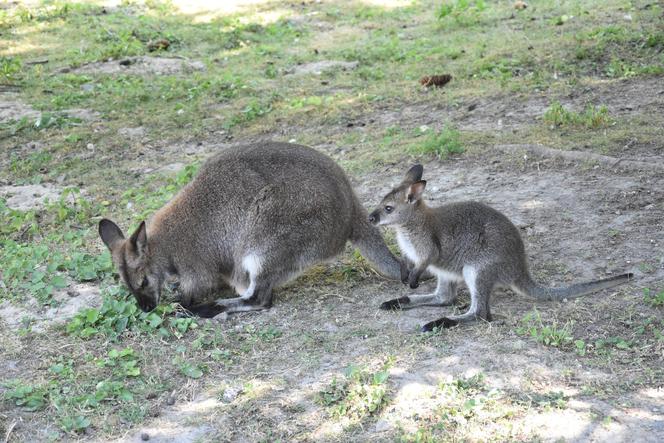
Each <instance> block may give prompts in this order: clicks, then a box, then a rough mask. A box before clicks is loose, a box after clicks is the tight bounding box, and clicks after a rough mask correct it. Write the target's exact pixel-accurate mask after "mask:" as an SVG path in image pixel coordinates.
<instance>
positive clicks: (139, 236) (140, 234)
mask: <svg viewBox="0 0 664 443" xmlns="http://www.w3.org/2000/svg"><path fill="white" fill-rule="evenodd" d="M129 241H130V242H131V245H132V246H133V248H134V251H136V254H138V255H143V253H145V251H146V249H147V247H148V233H147V231H146V229H145V222H144V221H142V222H141V224H140V226H139V227H138V229H136V230H135V231H134V233H133V234H131V237H130V238H129Z"/></svg>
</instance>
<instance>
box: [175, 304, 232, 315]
mask: <svg viewBox="0 0 664 443" xmlns="http://www.w3.org/2000/svg"><path fill="white" fill-rule="evenodd" d="M184 308H185V309H186V310H187V311H189V312H191V313H192V314H194V315H196V316H198V317H202V318H212V317H214V316H216V315H218V314H221V313H222V312H224V311H226V307H225V306H221V305H220V304H218V303H217V302H216V301H211V302H207V303H198V304H195V305H190V306H184Z"/></svg>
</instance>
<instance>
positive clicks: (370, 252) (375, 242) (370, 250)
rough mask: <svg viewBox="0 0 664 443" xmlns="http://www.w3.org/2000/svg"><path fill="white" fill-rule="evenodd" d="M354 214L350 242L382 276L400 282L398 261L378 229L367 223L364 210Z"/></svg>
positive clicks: (366, 215)
mask: <svg viewBox="0 0 664 443" xmlns="http://www.w3.org/2000/svg"><path fill="white" fill-rule="evenodd" d="M356 213H357V216H356V217H355V220H356V221H355V226H354V227H353V233H352V235H351V238H350V241H351V242H352V243H353V245H355V246H357V248H358V249H359V250H360V253H361V254H362V256H363V257H364V258H366V259H367V260H369V261H370V262H371V263H372V264H373V265H374V266H375V267H376V268H377V270H378V272H380V273H381V274H382V275H383V276H385V277H387V278H389V279H391V280H397V281H398V280H401V265H400V264H399V260H397V258H396V257H395V256H394V255H393V254H392V252H390V250H389V248H388V247H387V245H386V244H385V240H383V236H382V235H380V231H379V230H378V228H377V227H375V226H373V225H371V223H369V221H368V217H369V215H368V214H367V212H366V211H365V210H364V209H361V210H358V211H356Z"/></svg>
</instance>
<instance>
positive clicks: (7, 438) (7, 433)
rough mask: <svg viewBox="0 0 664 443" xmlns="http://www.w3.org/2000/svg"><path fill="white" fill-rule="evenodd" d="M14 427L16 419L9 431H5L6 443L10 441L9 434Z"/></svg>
mask: <svg viewBox="0 0 664 443" xmlns="http://www.w3.org/2000/svg"><path fill="white" fill-rule="evenodd" d="M14 427H16V421H13V422H12V424H10V425H9V427H8V428H7V432H5V443H7V442H8V441H9V436H10V435H11V433H12V431H13V430H14Z"/></svg>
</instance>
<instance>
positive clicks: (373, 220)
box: [369, 209, 380, 225]
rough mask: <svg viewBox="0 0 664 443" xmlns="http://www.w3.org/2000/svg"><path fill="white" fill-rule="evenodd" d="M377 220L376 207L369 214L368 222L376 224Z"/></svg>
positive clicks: (378, 219)
mask: <svg viewBox="0 0 664 443" xmlns="http://www.w3.org/2000/svg"><path fill="white" fill-rule="evenodd" d="M379 221H380V211H379V210H378V209H376V210H375V211H374V212H372V213H371V214H369V223H371V224H373V225H377V224H378V222H379Z"/></svg>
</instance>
